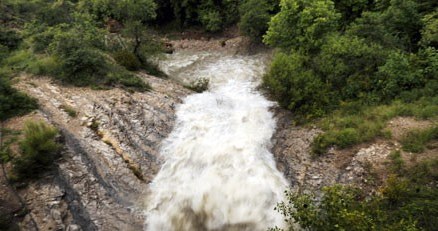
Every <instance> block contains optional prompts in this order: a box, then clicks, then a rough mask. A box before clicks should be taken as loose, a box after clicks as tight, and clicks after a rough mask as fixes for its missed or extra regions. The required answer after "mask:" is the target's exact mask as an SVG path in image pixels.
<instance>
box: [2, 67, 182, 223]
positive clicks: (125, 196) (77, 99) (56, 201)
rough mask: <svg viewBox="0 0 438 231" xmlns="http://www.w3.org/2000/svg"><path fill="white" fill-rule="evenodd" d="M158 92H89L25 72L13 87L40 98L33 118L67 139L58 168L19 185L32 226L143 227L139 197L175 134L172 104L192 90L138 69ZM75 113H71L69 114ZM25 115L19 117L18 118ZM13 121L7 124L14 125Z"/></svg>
mask: <svg viewBox="0 0 438 231" xmlns="http://www.w3.org/2000/svg"><path fill="white" fill-rule="evenodd" d="M141 76H142V77H143V78H144V79H145V80H146V81H148V82H149V83H150V84H151V85H152V87H153V91H151V92H146V93H130V92H127V91H125V90H121V89H112V90H91V89H89V88H74V87H63V86H59V85H57V84H55V83H53V82H51V81H50V80H48V79H46V78H35V77H32V78H30V77H23V78H21V79H20V82H19V83H18V84H17V85H16V87H17V88H19V89H20V90H22V91H24V92H26V93H28V94H29V95H31V96H33V97H35V98H37V99H38V102H39V104H40V110H39V111H37V112H36V114H35V115H32V116H31V117H32V119H36V118H45V119H47V120H48V121H49V122H51V123H53V124H55V125H56V126H57V127H58V128H59V129H60V130H61V132H62V135H63V138H64V139H65V149H64V150H63V153H62V158H61V159H60V160H59V161H58V163H57V166H58V167H57V168H56V172H55V173H53V174H49V175H47V176H46V177H45V178H44V179H42V180H39V181H37V182H33V183H31V184H30V185H29V186H28V187H27V188H26V189H24V190H21V194H22V197H23V198H24V199H25V201H26V203H27V204H28V208H29V209H30V213H29V214H28V215H27V216H26V218H25V219H24V221H23V223H22V225H23V228H24V229H25V230H34V229H35V228H34V224H33V222H31V217H32V218H33V219H34V221H35V222H36V223H37V226H38V227H39V229H40V230H50V229H52V230H58V229H61V230H63V229H66V228H67V230H77V228H79V227H81V228H82V229H83V230H139V229H142V226H143V220H144V219H143V218H142V217H141V213H139V212H138V211H136V205H138V204H136V203H138V202H137V198H138V196H139V195H140V194H141V193H142V192H143V190H144V189H145V186H146V185H147V183H148V182H150V180H151V179H152V178H153V176H154V175H155V174H156V173H157V171H158V170H159V167H160V158H159V156H158V146H159V144H160V142H161V140H162V139H163V138H164V137H166V136H167V134H168V133H169V132H170V131H171V129H172V126H173V123H174V108H175V105H177V104H178V103H180V102H181V98H183V97H184V96H186V95H187V94H188V93H189V91H188V90H186V89H185V88H183V87H181V86H180V85H178V84H176V83H174V82H172V81H171V80H163V79H159V78H156V77H152V76H148V75H146V74H141ZM74 111H76V112H77V116H76V117H72V116H70V115H69V114H68V112H70V114H74V113H72V112H74ZM23 120H24V119H16V121H15V123H21V122H22V121H23ZM13 123H14V121H10V124H11V126H12V124H13Z"/></svg>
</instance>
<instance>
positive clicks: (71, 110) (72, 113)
mask: <svg viewBox="0 0 438 231" xmlns="http://www.w3.org/2000/svg"><path fill="white" fill-rule="evenodd" d="M60 108H61V109H62V110H63V111H65V112H66V113H67V115H69V116H70V117H72V118H76V117H77V116H78V114H79V113H78V112H77V111H76V110H75V109H74V108H73V107H70V106H68V105H65V104H63V105H61V106H60Z"/></svg>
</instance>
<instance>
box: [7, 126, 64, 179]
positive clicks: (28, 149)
mask: <svg viewBox="0 0 438 231" xmlns="http://www.w3.org/2000/svg"><path fill="white" fill-rule="evenodd" d="M23 132H24V138H23V140H22V141H20V150H21V156H20V157H18V158H16V159H14V161H13V166H14V169H13V172H14V174H15V176H16V177H17V178H18V179H25V178H34V177H36V176H38V174H39V173H41V172H42V171H44V170H47V169H48V168H50V167H51V166H53V163H54V161H55V159H56V157H57V156H58V153H59V151H60V148H61V145H60V144H58V143H57V142H56V136H57V135H58V131H57V130H56V129H55V128H54V127H52V126H50V125H48V124H46V123H45V122H42V121H39V122H32V121H29V122H27V123H26V124H25V127H24V131H23Z"/></svg>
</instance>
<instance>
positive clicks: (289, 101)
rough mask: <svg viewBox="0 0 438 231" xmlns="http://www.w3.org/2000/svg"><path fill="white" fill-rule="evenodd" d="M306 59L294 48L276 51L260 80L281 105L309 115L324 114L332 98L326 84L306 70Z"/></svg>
mask: <svg viewBox="0 0 438 231" xmlns="http://www.w3.org/2000/svg"><path fill="white" fill-rule="evenodd" d="M307 59H308V58H307V57H306V56H304V55H302V54H300V53H298V52H294V53H292V54H290V55H286V54H284V53H278V54H276V56H275V57H274V60H273V62H272V64H271V67H270V69H269V71H268V72H267V74H266V75H265V76H264V77H263V83H264V86H265V87H266V88H267V89H269V91H270V92H271V93H272V95H273V96H274V98H275V99H276V100H278V101H279V103H280V105H281V106H283V107H286V108H288V109H289V110H291V111H294V112H295V113H297V114H300V115H302V116H303V117H304V118H305V119H311V118H315V117H319V116H321V115H323V114H325V112H326V111H328V110H329V109H330V107H331V106H332V103H333V102H332V98H331V96H330V94H329V92H328V86H327V84H325V83H323V82H322V81H321V79H320V78H319V77H318V76H316V74H315V73H314V72H313V71H311V70H307V68H306V65H307V64H306V60H307Z"/></svg>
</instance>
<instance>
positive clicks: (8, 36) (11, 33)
mask: <svg viewBox="0 0 438 231" xmlns="http://www.w3.org/2000/svg"><path fill="white" fill-rule="evenodd" d="M21 40H22V39H21V36H20V35H19V34H18V33H17V31H15V30H11V29H4V28H3V27H0V45H3V46H5V47H7V48H9V49H10V50H14V49H17V48H18V45H19V44H20V42H21Z"/></svg>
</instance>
